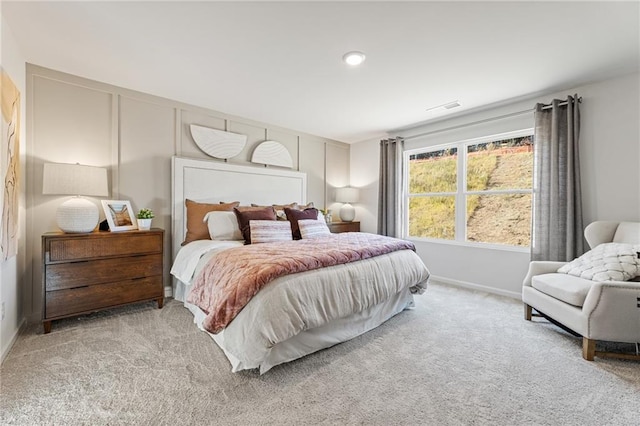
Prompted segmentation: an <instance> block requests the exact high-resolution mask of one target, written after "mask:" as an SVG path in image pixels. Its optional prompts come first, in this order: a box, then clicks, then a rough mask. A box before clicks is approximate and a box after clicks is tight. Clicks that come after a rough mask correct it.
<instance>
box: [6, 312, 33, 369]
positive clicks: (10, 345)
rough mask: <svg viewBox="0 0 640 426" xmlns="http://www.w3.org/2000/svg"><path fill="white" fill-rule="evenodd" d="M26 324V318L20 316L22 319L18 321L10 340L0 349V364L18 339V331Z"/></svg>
mask: <svg viewBox="0 0 640 426" xmlns="http://www.w3.org/2000/svg"><path fill="white" fill-rule="evenodd" d="M26 325H27V319H26V318H22V321H21V322H20V325H19V326H18V328H17V329H16V331H15V332H14V333H13V336H11V340H10V341H9V344H8V345H7V346H6V347H5V348H3V349H2V354H0V365H1V364H2V363H3V362H4V359H5V358H6V357H7V355H9V351H11V348H12V347H13V345H14V344H15V343H16V340H18V336H19V335H20V331H21V330H22V329H23V328H24V327H25V326H26Z"/></svg>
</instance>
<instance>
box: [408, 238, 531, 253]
mask: <svg viewBox="0 0 640 426" xmlns="http://www.w3.org/2000/svg"><path fill="white" fill-rule="evenodd" d="M405 239H406V240H408V241H411V242H414V243H430V244H444V245H450V246H462V247H469V248H476V249H486V250H497V251H510V252H515V253H529V252H530V251H531V247H519V246H508V245H503V244H490V243H472V242H468V241H454V240H438V239H435V238H419V237H406V238H405Z"/></svg>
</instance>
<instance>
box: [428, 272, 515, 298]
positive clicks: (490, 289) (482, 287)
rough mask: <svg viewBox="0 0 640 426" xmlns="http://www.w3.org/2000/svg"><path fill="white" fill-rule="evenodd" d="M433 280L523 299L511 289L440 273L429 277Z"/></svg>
mask: <svg viewBox="0 0 640 426" xmlns="http://www.w3.org/2000/svg"><path fill="white" fill-rule="evenodd" d="M429 279H430V280H431V281H436V282H439V283H442V284H449V285H454V286H457V287H464V288H469V289H472V290H480V291H484V292H487V293H492V294H498V295H500V296H506V297H510V298H512V299H516V300H522V294H521V293H518V292H515V291H509V290H503V289H500V288H495V287H489V286H486V285H482V284H475V283H470V282H467V281H460V280H454V279H451V278H445V277H440V276H438V275H431V277H430V278H429Z"/></svg>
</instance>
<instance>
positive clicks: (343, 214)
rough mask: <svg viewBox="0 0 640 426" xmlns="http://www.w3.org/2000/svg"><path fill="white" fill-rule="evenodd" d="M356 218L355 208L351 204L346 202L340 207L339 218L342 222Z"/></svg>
mask: <svg viewBox="0 0 640 426" xmlns="http://www.w3.org/2000/svg"><path fill="white" fill-rule="evenodd" d="M355 218H356V209H355V207H353V206H352V205H351V204H349V203H346V204H344V205H343V206H342V207H341V208H340V220H341V221H343V222H353V219H355Z"/></svg>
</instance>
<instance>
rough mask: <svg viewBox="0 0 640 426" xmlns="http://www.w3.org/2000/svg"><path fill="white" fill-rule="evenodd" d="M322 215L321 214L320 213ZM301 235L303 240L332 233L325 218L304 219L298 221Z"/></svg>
mask: <svg viewBox="0 0 640 426" xmlns="http://www.w3.org/2000/svg"><path fill="white" fill-rule="evenodd" d="M318 216H321V215H318ZM298 226H299V227H300V235H301V236H302V239H303V240H306V239H309V238H314V237H319V236H321V235H327V234H330V233H331V231H329V227H328V226H327V224H326V223H325V221H324V220H321V219H318V220H313V219H303V220H299V221H298Z"/></svg>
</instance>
